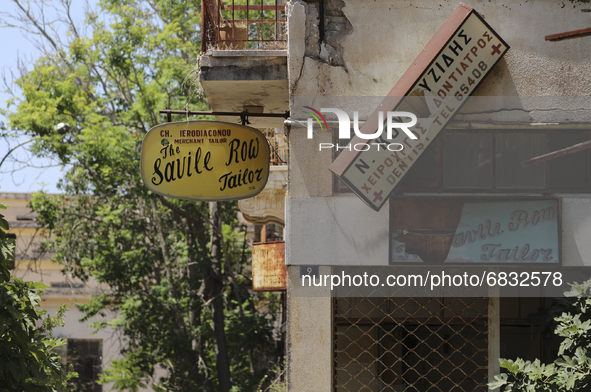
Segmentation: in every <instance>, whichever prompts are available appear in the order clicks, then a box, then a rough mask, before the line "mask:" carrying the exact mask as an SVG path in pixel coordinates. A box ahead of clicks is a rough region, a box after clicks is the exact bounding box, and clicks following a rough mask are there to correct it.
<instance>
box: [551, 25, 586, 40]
mask: <svg viewBox="0 0 591 392" xmlns="http://www.w3.org/2000/svg"><path fill="white" fill-rule="evenodd" d="M588 35H591V27H587V28H584V29H578V30H571V31H565V32H564V33H557V34H550V35H547V36H545V37H544V39H545V40H546V41H562V40H563V39H570V38H578V37H586V36H588Z"/></svg>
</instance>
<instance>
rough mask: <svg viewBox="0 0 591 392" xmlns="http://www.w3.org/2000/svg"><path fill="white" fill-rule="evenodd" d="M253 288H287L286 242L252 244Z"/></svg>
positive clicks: (281, 289) (255, 289)
mask: <svg viewBox="0 0 591 392" xmlns="http://www.w3.org/2000/svg"><path fill="white" fill-rule="evenodd" d="M252 290H253V291H285V290H287V268H286V266H285V242H283V241H277V242H260V243H255V244H253V245H252Z"/></svg>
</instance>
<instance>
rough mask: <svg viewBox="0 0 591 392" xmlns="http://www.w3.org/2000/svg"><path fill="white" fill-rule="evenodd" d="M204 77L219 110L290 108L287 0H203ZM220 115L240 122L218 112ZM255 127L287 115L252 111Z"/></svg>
mask: <svg viewBox="0 0 591 392" xmlns="http://www.w3.org/2000/svg"><path fill="white" fill-rule="evenodd" d="M202 1H203V3H202V10H203V11H202V41H201V50H202V55H201V59H200V61H199V80H200V82H201V86H202V87H203V90H204V92H205V95H206V96H207V99H208V101H209V105H210V107H211V109H212V110H213V111H215V112H242V111H243V110H249V111H250V109H252V108H255V109H256V110H257V111H259V112H260V111H263V112H265V113H284V112H285V111H287V110H289V88H288V79H287V51H286V49H285V47H286V43H287V36H286V30H285V21H286V17H285V4H282V3H281V1H283V0H272V2H271V0H202ZM217 119H218V121H227V122H236V118H234V117H222V116H218V118H217ZM250 123H251V124H250V125H251V126H252V127H255V128H283V118H266V117H251V118H250Z"/></svg>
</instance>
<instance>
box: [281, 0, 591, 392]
mask: <svg viewBox="0 0 591 392" xmlns="http://www.w3.org/2000/svg"><path fill="white" fill-rule="evenodd" d="M462 1H463V2H464V3H466V4H467V5H469V6H471V7H473V8H475V9H476V10H477V11H478V12H479V13H480V14H481V15H482V16H483V17H484V18H485V20H486V22H488V23H489V24H490V25H491V26H492V27H493V28H494V29H495V30H496V31H497V33H498V34H499V35H500V36H501V37H502V38H503V39H504V40H505V41H506V42H507V43H508V44H509V46H510V47H511V49H510V50H509V52H508V53H507V54H506V55H505V57H504V58H503V59H502V60H501V61H500V62H499V63H498V64H497V65H496V67H495V69H494V70H492V71H491V73H490V74H489V75H488V76H487V77H486V79H485V80H484V81H483V82H482V84H481V85H480V86H479V87H478V89H477V90H476V92H475V94H474V95H475V96H476V98H478V99H474V100H471V101H470V102H469V103H468V104H466V105H465V106H464V107H463V109H462V112H461V114H460V115H458V117H457V118H458V119H465V120H467V121H473V120H474V119H479V120H482V119H483V115H485V117H484V119H485V120H486V121H495V122H499V123H502V122H504V121H522V122H524V123H529V122H549V123H550V122H562V121H567V120H568V121H571V120H573V119H575V121H589V117H590V115H589V113H590V112H591V99H589V97H590V96H591V61H590V57H589V56H590V55H589V47H590V45H591V37H582V38H575V39H570V40H565V41H558V42H548V41H545V40H544V36H546V35H549V34H555V33H560V32H565V31H569V30H575V29H581V28H585V27H588V26H589V16H590V15H591V13H590V12H591V3H590V2H591V0H564V1H553V0H523V1H512V0H509V1H503V0H490V1H489V0H462ZM457 4H458V0H454V1H451V0H440V1H437V2H434V1H432V0H325V5H326V21H325V22H326V40H325V42H324V43H320V42H319V29H318V18H319V3H318V1H303V0H290V2H289V5H288V10H287V13H288V72H289V87H290V99H291V102H290V104H291V107H290V109H291V111H292V113H295V112H298V111H299V112H301V109H302V108H301V106H302V102H306V104H305V105H307V106H310V107H314V108H316V109H320V107H321V106H320V102H326V101H321V98H326V97H333V98H334V99H333V101H334V102H335V104H334V105H335V106H332V107H338V99H337V98H335V97H337V96H348V97H363V96H385V95H386V94H387V93H388V92H389V91H390V90H391V89H392V87H393V86H394V84H395V83H396V82H397V81H398V80H399V79H400V77H401V76H402V75H403V73H404V72H405V71H406V70H407V69H408V67H409V66H410V65H411V64H412V62H413V61H414V60H415V58H416V57H417V56H418V55H419V53H420V52H421V51H422V50H423V48H424V47H425V45H426V44H427V42H429V40H430V39H431V38H432V37H433V35H434V34H435V33H436V32H437V30H438V29H439V27H440V26H441V25H442V24H443V23H444V22H445V20H446V19H447V17H448V16H449V15H450V14H451V12H452V11H453V9H454V8H455V7H456V5H457ZM540 97H543V98H544V99H540ZM552 97H558V99H553V98H552ZM296 98H297V99H296ZM487 100H488V101H487ZM296 104H297V105H299V107H295V105H296ZM322 107H330V106H322ZM590 122H591V121H590ZM289 138H290V174H289V181H290V188H289V196H288V199H287V202H286V210H287V211H286V217H287V221H288V227H289V229H288V233H287V236H288V237H287V244H286V262H287V263H288V264H290V263H293V264H302V263H310V264H325V265H326V264H331V263H335V264H337V263H339V262H344V263H351V264H354V263H366V264H368V265H377V264H381V263H382V264H385V263H387V257H388V255H387V253H388V249H387V248H388V246H387V245H388V244H387V239H385V238H384V237H380V234H381V235H383V236H387V235H388V234H387V233H389V228H388V218H387V217H388V216H389V215H388V214H389V208H388V207H389V206H388V204H386V205H385V206H384V208H383V209H382V210H381V211H380V212H379V213H375V215H371V214H374V212H373V211H371V210H370V209H369V207H367V206H365V205H364V203H363V202H362V201H361V200H359V199H358V198H357V196H355V195H353V194H333V190H332V181H333V177H332V174H331V173H330V172H329V170H328V169H327V167H328V166H329V164H330V163H331V162H332V160H333V156H332V151H331V150H323V151H318V143H319V142H324V141H330V140H332V139H331V134H330V132H329V131H327V130H325V129H323V130H319V131H318V133H317V134H315V135H314V138H313V139H308V138H307V134H306V131H305V128H304V127H303V126H300V127H296V126H295V125H294V121H293V120H292V128H291V132H290V135H289ZM562 196H564V197H563V199H562V255H561V257H562V261H563V264H564V265H589V264H591V259H588V257H587V258H585V255H589V254H590V252H591V242H589V241H587V238H589V237H591V219H589V218H588V216H591V199H589V198H587V197H585V195H579V196H573V195H562ZM366 211H367V215H368V216H369V218H367V219H364V218H361V217H359V216H356V215H355V213H359V214H364V213H365V212H366ZM581 211H586V213H585V214H582V213H581ZM370 215H371V216H370ZM355 235H357V237H356V236H355ZM364 235H366V236H364ZM347 236H350V238H352V240H350V241H348V242H347V244H343V243H342V242H339V240H340V241H345V239H346V238H347ZM368 238H379V240H380V241H378V242H379V244H374V245H375V246H373V247H371V250H368V249H366V248H365V246H367V245H368V244H369V243H370V241H369V240H368ZM356 241H357V242H356ZM294 259H297V260H294ZM298 273H299V269H298V268H297V266H295V267H289V270H288V279H289V281H290V282H292V281H296V282H297V276H298ZM322 273H324V272H322ZM290 284H291V283H290ZM292 290H294V288H293V287H290V288H289V293H290V295H289V299H288V301H289V315H288V319H289V323H288V358H289V361H288V362H289V366H288V387H289V389H288V390H289V391H290V392H294V391H297V392H300V391H301V392H308V391H327V392H328V391H331V390H332V389H331V388H332V386H331V374H332V365H333V363H332V357H331V353H332V346H331V344H332V341H331V339H329V337H330V336H331V334H332V329H331V328H332V319H331V310H330V301H329V300H327V299H326V298H299V297H297V294H293V291H292Z"/></svg>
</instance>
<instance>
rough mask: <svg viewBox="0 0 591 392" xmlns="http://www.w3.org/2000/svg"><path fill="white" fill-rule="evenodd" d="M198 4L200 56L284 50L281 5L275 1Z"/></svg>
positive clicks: (230, 0)
mask: <svg viewBox="0 0 591 392" xmlns="http://www.w3.org/2000/svg"><path fill="white" fill-rule="evenodd" d="M202 1H203V2H202V16H201V18H202V24H201V26H202V30H201V52H202V53H206V52H207V51H208V50H210V49H213V50H216V49H221V50H223V49H226V50H241V49H259V50H261V49H262V50H265V49H271V50H273V49H285V45H286V41H287V40H286V34H285V22H286V19H285V5H284V4H280V1H279V0H271V1H270V0H202Z"/></svg>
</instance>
